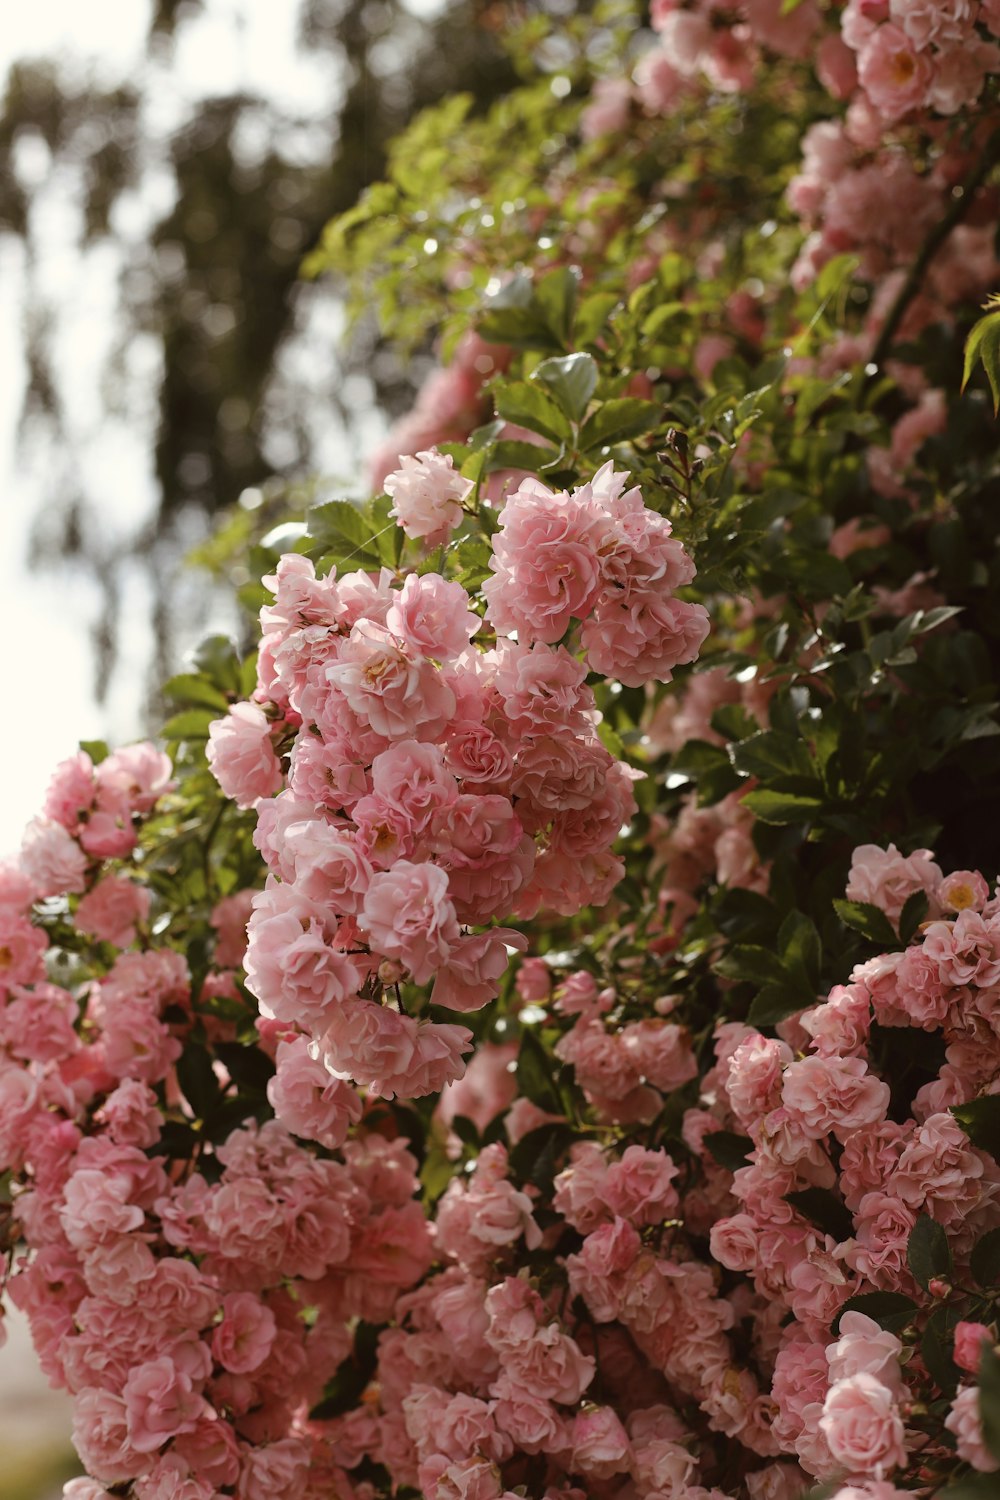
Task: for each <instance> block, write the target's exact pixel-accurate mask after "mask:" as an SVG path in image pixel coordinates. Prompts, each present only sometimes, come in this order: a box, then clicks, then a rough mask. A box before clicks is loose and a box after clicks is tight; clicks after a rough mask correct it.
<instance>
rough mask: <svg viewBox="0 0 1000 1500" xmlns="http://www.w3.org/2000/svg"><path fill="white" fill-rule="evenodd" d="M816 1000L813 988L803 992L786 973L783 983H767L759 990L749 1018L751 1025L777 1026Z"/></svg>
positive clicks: (748, 1015)
mask: <svg viewBox="0 0 1000 1500" xmlns="http://www.w3.org/2000/svg"><path fill="white" fill-rule="evenodd" d="M815 1000H816V996H815V994H814V992H813V991H812V990H806V991H805V992H803V990H802V989H801V988H800V987H799V986H798V985H796V984H794V983H793V982H792V979H791V976H790V975H786V978H785V980H784V981H783V982H782V983H781V984H765V985H764V988H763V989H761V990H758V991H757V994H756V995H755V996H754V998H753V1003H752V1004H751V1006H750V1010H749V1012H748V1014H747V1020H748V1021H749V1022H750V1025H751V1026H777V1024H778V1022H779V1021H785V1020H787V1019H788V1017H789V1016H794V1015H795V1013H796V1012H797V1011H800V1010H806V1009H807V1008H808V1007H809V1006H810V1005H813V1004H814V1003H815Z"/></svg>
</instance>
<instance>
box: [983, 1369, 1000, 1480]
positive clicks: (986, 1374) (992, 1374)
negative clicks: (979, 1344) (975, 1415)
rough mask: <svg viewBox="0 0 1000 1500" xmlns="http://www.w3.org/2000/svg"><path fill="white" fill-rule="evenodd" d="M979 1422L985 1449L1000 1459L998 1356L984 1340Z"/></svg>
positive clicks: (999, 1379)
mask: <svg viewBox="0 0 1000 1500" xmlns="http://www.w3.org/2000/svg"><path fill="white" fill-rule="evenodd" d="M979 1420H980V1422H981V1423H982V1427H983V1438H984V1440H985V1442H986V1446H987V1448H988V1449H989V1450H990V1452H991V1453H992V1455H993V1457H994V1458H996V1459H1000V1356H998V1355H997V1352H996V1350H995V1349H994V1347H993V1345H992V1344H988V1343H987V1342H986V1340H985V1339H984V1340H983V1352H982V1356H981V1358H980V1361H979Z"/></svg>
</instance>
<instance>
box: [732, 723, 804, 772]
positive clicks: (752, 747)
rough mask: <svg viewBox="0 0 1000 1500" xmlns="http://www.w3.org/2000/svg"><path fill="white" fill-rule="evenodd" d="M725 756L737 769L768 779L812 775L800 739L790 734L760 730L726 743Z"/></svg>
mask: <svg viewBox="0 0 1000 1500" xmlns="http://www.w3.org/2000/svg"><path fill="white" fill-rule="evenodd" d="M729 756H730V759H731V760H732V763H733V765H734V766H735V767H736V769H737V771H743V772H745V774H746V775H747V776H756V777H758V778H759V779H760V780H761V781H771V780H773V779H774V778H775V777H777V776H812V775H813V774H814V769H815V768H814V766H813V763H812V760H811V759H810V756H809V751H808V749H807V748H806V746H805V745H804V744H803V742H802V740H800V739H796V738H795V737H794V736H793V735H790V734H779V733H778V732H776V731H775V730H773V729H764V730H762V731H761V732H760V733H759V734H752V735H751V736H750V738H749V739H746V740H741V741H740V743H739V744H738V745H730V747H729Z"/></svg>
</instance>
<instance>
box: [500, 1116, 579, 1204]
mask: <svg viewBox="0 0 1000 1500" xmlns="http://www.w3.org/2000/svg"><path fill="white" fill-rule="evenodd" d="M573 1140H574V1135H573V1132H572V1130H571V1129H570V1128H569V1126H568V1125H560V1124H556V1123H552V1124H548V1125H539V1126H538V1128H537V1129H536V1130H529V1131H528V1133H527V1135H523V1136H522V1137H521V1139H520V1140H519V1141H518V1143H517V1145H516V1146H514V1147H512V1148H511V1153H510V1169H511V1172H512V1173H513V1175H514V1176H515V1177H516V1178H518V1180H519V1181H521V1182H530V1183H531V1184H532V1186H534V1187H536V1188H538V1189H540V1191H541V1192H543V1193H545V1194H546V1195H548V1194H549V1193H551V1191H552V1181H553V1178H554V1177H555V1175H556V1172H557V1171H558V1170H559V1166H560V1163H561V1162H562V1160H563V1158H564V1157H565V1155H566V1153H567V1152H568V1151H569V1148H570V1146H571V1145H572V1143H573Z"/></svg>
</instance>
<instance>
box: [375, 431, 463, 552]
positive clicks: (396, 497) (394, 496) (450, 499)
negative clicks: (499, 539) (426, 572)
mask: <svg viewBox="0 0 1000 1500" xmlns="http://www.w3.org/2000/svg"><path fill="white" fill-rule="evenodd" d="M399 463H400V467H399V468H398V469H396V470H394V472H393V473H391V474H389V475H387V476H386V478H385V479H384V480H383V481H382V487H383V489H384V490H385V493H386V494H387V495H388V496H389V497H390V499H391V500H392V502H393V506H392V509H391V510H390V512H389V514H390V515H391V516H395V518H396V523H397V525H399V526H401V527H402V528H403V530H404V531H405V532H406V535H407V536H409V537H417V538H423V540H424V542H425V545H426V546H427V547H428V548H431V547H437V546H439V545H440V544H441V543H442V542H446V541H447V540H448V537H449V535H450V533H451V532H452V531H454V529H455V527H456V526H457V525H458V524H459V522H460V521H461V519H462V502H463V501H464V500H466V499H467V498H468V496H469V495H470V494H471V493H472V480H471V479H463V478H462V476H461V474H459V473H458V471H457V470H456V469H455V465H454V460H453V459H452V457H451V454H450V453H449V454H444V453H439V452H438V451H437V449H436V448H430V449H425V450H424V451H423V452H421V453H418V454H417V456H416V458H413V457H412V456H411V455H410V454H405V455H403V456H402V457H401V458H400V459H399Z"/></svg>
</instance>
